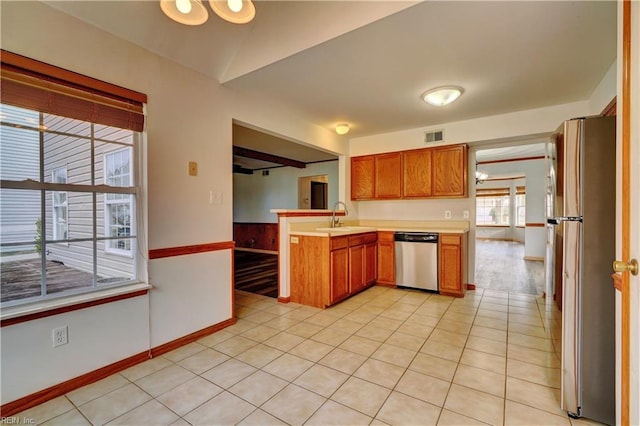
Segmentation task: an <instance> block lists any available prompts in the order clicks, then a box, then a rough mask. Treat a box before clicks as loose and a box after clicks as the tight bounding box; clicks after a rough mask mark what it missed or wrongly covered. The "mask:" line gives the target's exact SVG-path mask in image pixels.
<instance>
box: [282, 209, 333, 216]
mask: <svg viewBox="0 0 640 426" xmlns="http://www.w3.org/2000/svg"><path fill="white" fill-rule="evenodd" d="M312 216H333V212H328V211H319V212H294V211H291V212H278V217H312ZM336 216H346V214H345V212H344V211H342V210H341V211H337V212H336Z"/></svg>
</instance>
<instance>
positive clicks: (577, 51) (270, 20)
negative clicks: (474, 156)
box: [46, 0, 616, 155]
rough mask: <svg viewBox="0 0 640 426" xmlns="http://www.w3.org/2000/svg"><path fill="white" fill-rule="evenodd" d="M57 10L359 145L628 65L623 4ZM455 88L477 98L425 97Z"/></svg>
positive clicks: (590, 84) (61, 5)
mask: <svg viewBox="0 0 640 426" xmlns="http://www.w3.org/2000/svg"><path fill="white" fill-rule="evenodd" d="M46 4H48V5H50V6H51V7H54V8H56V9H58V10H61V11H63V12H65V13H68V14H70V15H72V16H75V17H77V18H79V19H81V20H83V21H85V22H88V23H90V24H92V25H95V26H97V27H99V28H102V29H104V30H106V31H108V32H110V33H112V34H115V35H116V36H118V37H121V38H124V39H126V40H129V41H130V42H132V43H135V44H137V45H140V46H142V47H143V48H145V49H148V50H150V51H152V52H155V53H156V54H158V55H160V56H163V57H166V58H169V59H171V60H174V61H176V62H178V63H181V64H183V65H184V66H187V67H189V68H192V69H194V70H196V71H199V72H201V73H204V74H206V75H208V76H210V77H212V78H214V79H217V80H218V81H220V82H221V83H222V84H224V85H225V86H227V87H228V88H230V89H232V90H236V91H238V92H242V93H245V94H247V95H248V96H252V97H253V96H258V97H267V98H268V99H269V101H270V102H273V103H281V104H286V105H290V106H292V107H293V108H295V109H296V110H297V111H300V113H301V114H302V115H304V116H306V117H308V119H309V120H310V121H311V122H314V123H316V124H318V125H320V126H323V127H325V128H327V129H333V127H334V126H335V124H337V123H339V122H348V123H350V124H351V132H350V133H349V134H348V137H361V136H366V135H372V134H378V133H385V132H391V131H396V130H400V129H408V128H420V127H427V126H432V125H437V124H442V123H447V122H453V121H460V120H466V119H471V118H476V117H481V116H487V115H494V114H501V113H507V112H513V111H520V110H526V109H531V108H540V107H545V106H550V105H556V104H562V103H569V102H575V101H583V100H587V99H588V98H589V97H590V95H591V93H592V92H593V90H594V89H595V87H596V86H597V84H598V83H599V82H600V80H601V79H602V78H603V76H604V75H605V73H606V72H607V70H608V69H609V67H610V66H611V65H612V64H613V62H614V61H615V58H616V2H615V1H531V2H529V1H495V2H485V1H469V2H465V1H425V2H403V1H366V0H361V1H306V0H303V1H296V0H289V1H266V0H263V1H260V0H258V1H255V5H256V17H255V19H254V20H253V21H252V22H251V23H250V24H247V25H234V24H230V23H227V22H226V21H223V20H221V19H220V18H218V17H217V16H216V15H215V14H213V12H212V11H211V9H210V8H208V5H207V6H206V7H207V8H208V10H209V20H208V21H207V22H206V23H204V24H203V25H201V26H198V27H189V26H184V25H180V24H178V23H176V22H174V21H172V20H170V19H169V18H167V17H166V16H164V15H163V13H162V12H161V10H160V6H159V2H156V1H57V0H56V1H47V2H46ZM445 84H455V85H459V86H462V87H464V89H465V93H464V94H463V95H462V97H461V98H460V99H459V100H458V101H457V102H455V103H453V104H451V105H449V106H446V107H443V108H436V107H432V106H429V105H427V104H426V103H424V102H423V101H422V100H421V99H420V95H421V93H423V92H424V91H425V90H427V89H430V88H433V87H436V86H440V85H445ZM288 142H290V141H288ZM236 143H241V142H239V141H237V140H235V137H234V144H236ZM246 143H249V142H246ZM290 148H291V147H288V148H287V155H292V154H290V152H291V151H289V149H290ZM273 149H274V150H275V149H276V148H275V147H274V148H273ZM319 155H326V153H320V154H319Z"/></svg>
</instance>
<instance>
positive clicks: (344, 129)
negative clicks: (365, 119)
mask: <svg viewBox="0 0 640 426" xmlns="http://www.w3.org/2000/svg"><path fill="white" fill-rule="evenodd" d="M336 133H337V134H339V135H346V134H347V133H349V125H348V124H347V123H340V124H338V125H336Z"/></svg>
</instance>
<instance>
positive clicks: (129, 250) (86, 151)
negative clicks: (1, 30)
mask: <svg viewBox="0 0 640 426" xmlns="http://www.w3.org/2000/svg"><path fill="white" fill-rule="evenodd" d="M1 60H2V81H1V83H2V84H1V85H0V90H1V93H0V96H1V99H2V103H1V104H0V151H1V152H2V155H0V184H1V185H0V225H1V227H0V255H1V256H2V268H1V269H0V274H1V276H2V277H1V278H2V280H1V282H2V285H1V290H2V307H6V306H13V305H18V304H23V303H30V302H36V301H40V300H45V299H49V298H54V297H60V296H66V295H71V294H79V293H85V292H91V291H96V290H101V289H104V288H105V287H112V286H120V285H125V284H130V283H133V282H136V281H137V277H138V273H139V271H141V270H142V268H144V265H141V262H142V261H143V259H142V258H141V257H140V258H139V256H137V255H136V247H137V239H138V236H137V235H136V228H137V226H136V225H140V224H139V223H138V224H137V223H136V212H137V211H139V206H137V203H138V202H139V198H140V197H138V189H137V187H136V184H135V183H136V182H139V181H140V180H141V177H140V176H139V175H138V174H139V168H138V166H137V164H138V163H137V161H138V160H137V159H138V158H139V155H138V151H139V144H140V141H141V139H142V138H141V133H140V132H141V131H142V129H143V127H144V115H143V103H144V102H146V96H144V95H143V94H140V93H137V92H132V91H129V90H127V89H123V88H121V87H116V86H113V85H110V84H109V83H105V82H97V80H93V79H91V78H90V77H86V76H81V75H79V74H75V73H71V72H69V71H66V70H61V69H59V68H56V67H52V66H50V65H47V64H43V63H40V62H36V61H32V60H31V59H28V58H24V57H20V56H18V55H15V54H12V53H10V52H5V51H2V58H1ZM123 255H124V256H123Z"/></svg>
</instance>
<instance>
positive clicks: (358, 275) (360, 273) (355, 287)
mask: <svg viewBox="0 0 640 426" xmlns="http://www.w3.org/2000/svg"><path fill="white" fill-rule="evenodd" d="M349 286H350V288H349V290H350V293H352V294H353V293H357V292H358V291H360V290H362V289H363V288H364V245H359V246H352V247H349Z"/></svg>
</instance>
